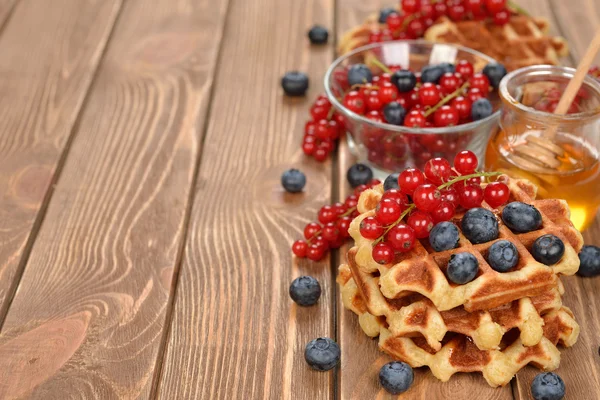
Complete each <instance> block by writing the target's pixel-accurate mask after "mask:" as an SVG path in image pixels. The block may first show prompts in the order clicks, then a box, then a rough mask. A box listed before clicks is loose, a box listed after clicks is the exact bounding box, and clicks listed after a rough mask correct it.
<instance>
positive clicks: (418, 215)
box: [406, 210, 433, 239]
mask: <svg viewBox="0 0 600 400" xmlns="http://www.w3.org/2000/svg"><path fill="white" fill-rule="evenodd" d="M406 223H407V224H408V226H410V227H411V228H412V229H413V231H414V232H415V236H416V237H417V239H425V238H426V237H428V236H429V231H431V229H432V228H433V218H432V217H431V215H430V214H428V213H426V212H423V211H418V210H417V211H415V212H414V213H412V214H411V215H410V216H409V217H408V221H406Z"/></svg>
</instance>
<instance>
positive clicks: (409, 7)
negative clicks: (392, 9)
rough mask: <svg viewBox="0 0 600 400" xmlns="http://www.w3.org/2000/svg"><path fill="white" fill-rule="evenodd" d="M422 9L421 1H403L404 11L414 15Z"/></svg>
mask: <svg viewBox="0 0 600 400" xmlns="http://www.w3.org/2000/svg"><path fill="white" fill-rule="evenodd" d="M420 9H421V0H402V11H404V12H405V13H406V14H414V13H416V12H417V11H419V10H420Z"/></svg>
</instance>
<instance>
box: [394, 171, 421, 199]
mask: <svg viewBox="0 0 600 400" xmlns="http://www.w3.org/2000/svg"><path fill="white" fill-rule="evenodd" d="M423 183H425V175H423V173H422V172H421V171H419V170H418V169H416V168H409V169H406V170H404V171H402V172H401V173H400V176H398V185H399V186H400V191H401V192H402V193H404V194H407V195H409V196H412V194H413V193H414V191H415V189H416V188H417V187H418V186H420V185H422V184H423Z"/></svg>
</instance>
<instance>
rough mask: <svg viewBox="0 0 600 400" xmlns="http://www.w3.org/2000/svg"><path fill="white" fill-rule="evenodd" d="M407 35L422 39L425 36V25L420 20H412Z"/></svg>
mask: <svg viewBox="0 0 600 400" xmlns="http://www.w3.org/2000/svg"><path fill="white" fill-rule="evenodd" d="M406 33H407V34H408V36H409V37H412V38H415V39H416V38H420V37H422V36H423V35H424V34H425V23H424V22H423V21H422V20H421V19H420V18H415V19H413V20H411V21H410V22H409V23H408V25H407V26H406Z"/></svg>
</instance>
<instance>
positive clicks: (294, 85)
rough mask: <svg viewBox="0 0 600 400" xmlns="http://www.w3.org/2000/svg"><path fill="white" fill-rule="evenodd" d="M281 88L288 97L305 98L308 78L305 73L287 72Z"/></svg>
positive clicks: (282, 79)
mask: <svg viewBox="0 0 600 400" xmlns="http://www.w3.org/2000/svg"><path fill="white" fill-rule="evenodd" d="M281 87H282V88H283V91H284V92H285V94H287V95H288V96H304V94H306V91H307V90H308V76H307V75H306V74H305V73H303V72H298V71H291V72H286V73H285V75H284V76H283V78H281Z"/></svg>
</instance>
